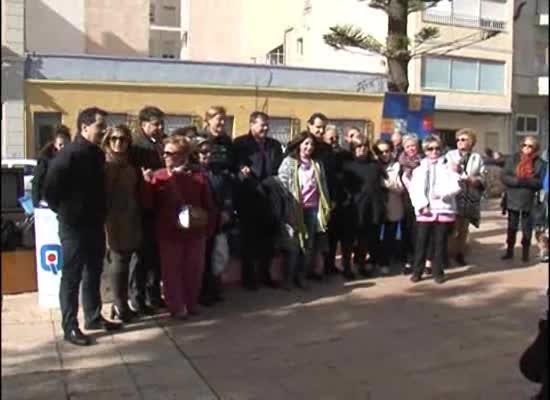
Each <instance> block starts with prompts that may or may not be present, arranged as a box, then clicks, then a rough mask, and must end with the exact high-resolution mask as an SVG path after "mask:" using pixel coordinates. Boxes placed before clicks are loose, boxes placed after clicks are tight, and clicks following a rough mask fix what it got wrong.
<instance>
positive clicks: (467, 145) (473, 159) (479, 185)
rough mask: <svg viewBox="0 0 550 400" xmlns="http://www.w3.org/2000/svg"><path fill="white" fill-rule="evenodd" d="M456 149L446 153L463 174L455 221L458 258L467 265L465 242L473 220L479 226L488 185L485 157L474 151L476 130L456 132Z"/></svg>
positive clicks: (456, 170)
mask: <svg viewBox="0 0 550 400" xmlns="http://www.w3.org/2000/svg"><path fill="white" fill-rule="evenodd" d="M455 137H456V147H457V148H456V150H451V151H449V152H448V153H447V155H446V156H445V158H446V160H447V162H448V163H450V165H451V167H452V168H453V170H454V171H455V172H457V173H458V174H459V175H460V187H461V189H462V190H461V191H460V193H459V194H458V195H457V196H456V203H457V217H456V222H455V225H454V235H453V238H454V239H455V254H456V255H455V260H456V262H457V263H458V265H460V266H465V265H466V264H467V263H466V260H465V253H466V242H467V240H468V231H469V226H470V224H472V225H474V226H475V227H476V228H478V227H479V222H480V218H481V198H482V194H483V190H484V189H485V176H486V171H485V165H484V163H483V157H481V155H480V154H478V153H476V152H474V151H473V148H474V146H475V144H476V133H475V131H474V130H472V129H469V128H464V129H460V130H459V131H458V132H457V133H456V136H455Z"/></svg>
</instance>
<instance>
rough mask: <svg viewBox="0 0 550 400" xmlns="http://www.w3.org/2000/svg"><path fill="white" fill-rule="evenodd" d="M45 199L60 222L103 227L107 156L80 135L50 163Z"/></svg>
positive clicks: (105, 202)
mask: <svg viewBox="0 0 550 400" xmlns="http://www.w3.org/2000/svg"><path fill="white" fill-rule="evenodd" d="M44 198H45V199H46V201H47V202H48V206H49V207H50V208H51V209H52V210H53V211H55V212H56V213H57V218H58V220H59V222H60V223H62V224H65V225H68V226H71V227H74V228H81V227H94V228H100V227H103V225H104V224H105V217H106V211H107V200H106V193H105V155H104V154H103V152H102V151H101V149H100V148H99V147H98V146H96V145H95V144H93V143H91V142H89V141H87V140H86V139H84V137H82V136H81V135H78V136H77V137H76V138H75V140H74V141H73V142H71V143H69V144H67V145H66V146H65V147H64V148H63V149H62V150H61V151H60V152H59V153H58V154H57V156H56V157H55V158H54V159H52V160H51V161H50V165H49V168H48V173H47V175H46V181H45V185H44Z"/></svg>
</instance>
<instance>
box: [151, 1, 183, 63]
mask: <svg viewBox="0 0 550 400" xmlns="http://www.w3.org/2000/svg"><path fill="white" fill-rule="evenodd" d="M182 4H188V3H187V2H183V0H151V3H150V8H149V20H150V30H149V56H150V57H158V58H180V57H181V50H182V48H187V47H188V46H189V36H188V32H187V29H188V27H187V26H184V23H183V21H182Z"/></svg>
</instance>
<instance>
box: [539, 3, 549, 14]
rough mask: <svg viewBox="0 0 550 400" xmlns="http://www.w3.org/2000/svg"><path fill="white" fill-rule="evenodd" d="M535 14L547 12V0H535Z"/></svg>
mask: <svg viewBox="0 0 550 400" xmlns="http://www.w3.org/2000/svg"><path fill="white" fill-rule="evenodd" d="M537 14H538V15H541V14H548V0H537Z"/></svg>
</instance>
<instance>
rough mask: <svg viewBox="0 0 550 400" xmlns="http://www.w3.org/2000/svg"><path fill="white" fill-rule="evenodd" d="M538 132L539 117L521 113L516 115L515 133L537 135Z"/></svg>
mask: <svg viewBox="0 0 550 400" xmlns="http://www.w3.org/2000/svg"><path fill="white" fill-rule="evenodd" d="M538 134H539V117H538V116H536V115H521V114H518V115H517V116H516V135H520V136H524V135H538Z"/></svg>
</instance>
